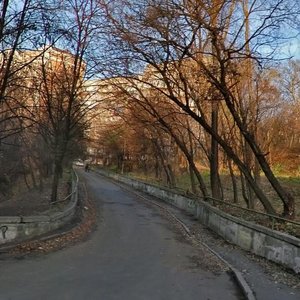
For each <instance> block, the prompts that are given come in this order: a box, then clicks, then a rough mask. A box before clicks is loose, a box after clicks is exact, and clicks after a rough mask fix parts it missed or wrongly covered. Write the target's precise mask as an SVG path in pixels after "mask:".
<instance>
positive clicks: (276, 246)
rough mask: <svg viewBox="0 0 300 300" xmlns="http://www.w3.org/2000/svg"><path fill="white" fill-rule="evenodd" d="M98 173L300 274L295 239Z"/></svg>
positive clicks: (137, 183) (198, 202) (299, 245)
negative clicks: (176, 209) (176, 210)
mask: <svg viewBox="0 0 300 300" xmlns="http://www.w3.org/2000/svg"><path fill="white" fill-rule="evenodd" d="M97 172H98V173H100V174H102V175H105V176H108V177H111V178H113V179H115V180H117V181H120V182H123V183H125V184H127V185H130V186H132V187H133V188H135V189H138V190H140V191H143V192H145V193H147V194H150V195H152V196H155V197H157V198H160V199H162V200H164V201H166V202H168V203H170V204H172V205H174V206H176V207H178V208H180V209H183V210H185V211H187V212H189V213H191V214H193V215H194V216H195V217H196V218H198V220H199V221H200V222H201V223H203V224H205V225H206V226H207V227H209V228H211V229H212V230H213V231H215V232H216V233H217V234H219V235H220V236H222V237H223V238H224V239H225V240H227V241H229V242H230V243H233V244H236V245H238V246H240V247H241V248H243V249H245V250H248V251H251V252H253V253H255V254H257V255H259V256H262V257H265V258H267V259H268V260H271V261H274V262H276V263H279V264H282V265H284V266H286V267H288V268H290V269H292V270H294V271H295V272H296V273H300V239H298V238H296V237H293V236H291V235H288V234H285V233H282V232H279V231H275V230H271V229H269V228H266V227H263V226H260V225H257V224H253V223H250V222H247V221H244V220H241V219H239V218H236V217H233V216H231V215H228V214H226V213H224V212H222V211H220V210H218V209H217V208H215V207H213V206H211V205H210V204H208V203H207V202H204V201H201V200H195V199H192V198H189V197H187V196H184V195H180V194H178V193H175V192H174V191H172V190H169V189H164V188H161V187H157V186H154V185H151V184H147V183H144V182H141V181H138V180H134V179H131V178H128V177H125V176H121V175H118V174H115V173H108V172H106V171H103V170H100V171H97Z"/></svg>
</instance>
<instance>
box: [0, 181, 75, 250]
mask: <svg viewBox="0 0 300 300" xmlns="http://www.w3.org/2000/svg"><path fill="white" fill-rule="evenodd" d="M70 197H71V200H69V202H68V204H67V205H66V206H65V207H64V209H63V211H57V212H53V210H52V212H51V210H49V212H48V213H45V214H43V215H36V216H27V217H25V216H5V217H4V216H2V217H0V245H3V244H7V243H11V242H19V241H24V240H27V239H31V238H34V237H36V236H39V235H42V234H45V233H47V232H50V231H52V230H55V229H58V228H60V227H62V226H63V225H65V224H66V223H68V222H69V221H70V220H71V219H72V218H73V216H74V214H75V211H76V206H77V201H78V178H77V176H76V180H74V181H73V182H72V194H71V195H70Z"/></svg>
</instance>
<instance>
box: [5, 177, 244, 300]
mask: <svg viewBox="0 0 300 300" xmlns="http://www.w3.org/2000/svg"><path fill="white" fill-rule="evenodd" d="M81 176H83V177H85V179H86V186H87V190H88V193H89V195H90V197H92V198H93V199H94V200H95V201H96V203H97V208H98V209H99V221H98V222H99V224H98V226H97V229H96V231H95V232H93V233H92V234H91V236H90V237H89V239H88V240H87V241H85V242H82V243H78V244H76V245H74V246H72V247H68V248H65V249H62V250H60V251H57V252H53V253H49V254H46V255H36V256H33V257H32V256H30V257H25V258H24V259H22V260H18V259H15V258H11V259H5V260H2V261H0V263H1V272H0V300H39V299H42V300H48V299H53V300H54V299H55V300H64V299H70V300H77V299H78V300H93V299H95V300H96V299H97V300H98V299H102V300H127V299H128V300H148V299H149V300H160V299H161V300H168V299H170V300H185V299H186V300H193V299H201V300H208V299H210V300H214V299H216V300H217V299H222V300H227V299H228V300H229V299H230V300H234V299H242V298H241V294H240V292H239V290H238V288H237V286H236V284H235V283H234V282H233V281H232V280H231V278H230V276H229V275H228V274H227V273H225V272H223V273H221V274H214V273H213V272H211V271H208V270H205V269H204V268H202V267H201V263H200V264H199V263H197V264H195V260H194V258H195V257H196V256H197V255H198V253H197V251H196V249H194V248H193V247H192V246H191V245H190V244H188V243H187V242H185V241H184V239H182V238H180V235H179V233H178V232H176V230H175V229H173V226H172V225H171V224H170V222H169V221H168V220H167V219H166V218H164V217H163V216H162V215H161V214H160V213H159V211H157V208H154V207H151V206H150V207H149V205H146V204H145V203H144V202H143V201H141V200H138V199H136V196H134V195H133V194H131V193H129V192H126V191H124V190H122V189H121V188H120V187H119V186H117V185H115V184H114V183H113V182H111V181H110V180H108V179H105V178H103V177H101V176H99V175H97V174H95V173H92V172H91V173H83V172H81ZM199 259H200V260H201V258H199Z"/></svg>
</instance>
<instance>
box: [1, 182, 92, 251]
mask: <svg viewBox="0 0 300 300" xmlns="http://www.w3.org/2000/svg"><path fill="white" fill-rule="evenodd" d="M84 190H85V200H86V199H87V190H86V186H85V184H84ZM85 200H84V201H85ZM81 201H82V200H81ZM79 202H80V200H77V203H79ZM77 209H79V208H77ZM77 209H76V208H75V213H76V211H77ZM81 223H82V220H80V222H77V223H75V224H74V225H73V226H71V228H68V229H67V230H64V227H61V228H60V229H58V230H60V232H59V233H51V232H48V233H45V234H43V235H42V236H36V237H33V238H32V239H28V240H24V241H19V242H11V243H10V245H7V244H4V245H0V254H5V253H8V252H9V251H10V250H12V249H14V248H16V247H18V246H19V245H21V244H23V243H28V242H36V241H41V242H45V241H49V240H53V239H56V238H60V237H63V236H65V235H67V234H69V233H71V232H72V231H73V230H74V229H75V228H77V227H78V226H80V224H81ZM52 232H53V231H52Z"/></svg>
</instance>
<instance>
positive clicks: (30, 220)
mask: <svg viewBox="0 0 300 300" xmlns="http://www.w3.org/2000/svg"><path fill="white" fill-rule="evenodd" d="M37 222H50V217H49V216H45V215H41V216H26V217H22V223H37Z"/></svg>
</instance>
